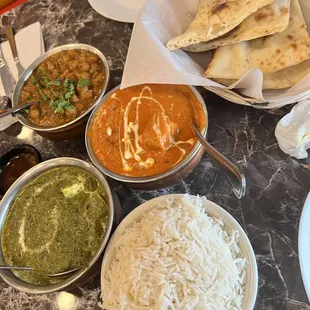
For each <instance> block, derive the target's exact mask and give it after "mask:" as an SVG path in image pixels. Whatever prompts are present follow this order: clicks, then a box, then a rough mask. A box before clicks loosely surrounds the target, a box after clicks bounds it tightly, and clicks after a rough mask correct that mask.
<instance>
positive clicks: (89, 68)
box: [19, 49, 105, 127]
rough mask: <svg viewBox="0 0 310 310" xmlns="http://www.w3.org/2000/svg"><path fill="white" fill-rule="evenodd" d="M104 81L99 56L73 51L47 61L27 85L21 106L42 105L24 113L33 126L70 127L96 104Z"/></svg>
mask: <svg viewBox="0 0 310 310" xmlns="http://www.w3.org/2000/svg"><path fill="white" fill-rule="evenodd" d="M104 80H105V72H104V65H103V63H102V61H101V59H100V58H99V56H98V55H96V54H95V53H92V52H90V51H87V50H82V49H72V50H64V51H61V52H59V53H56V54H53V55H51V56H50V57H48V58H47V59H46V60H44V61H43V62H42V63H41V64H40V65H39V66H38V67H37V68H36V69H35V70H34V71H33V72H32V74H31V76H30V77H29V79H28V80H27V81H26V82H25V84H24V86H23V88H22V91H21V95H20V99H19V102H20V104H22V103H25V102H28V101H39V103H37V104H34V105H32V106H31V107H30V109H29V110H28V111H26V112H25V113H24V116H25V117H26V118H27V119H28V121H30V122H31V123H33V124H35V125H39V126H43V127H55V126H60V125H64V124H66V123H69V122H71V121H73V120H74V119H76V118H77V117H79V116H80V115H82V114H83V113H84V112H85V111H87V110H88V109H89V108H90V107H91V106H92V105H93V104H94V103H95V101H96V99H97V97H98V95H99V93H100V91H101V89H102V86H103V82H104Z"/></svg>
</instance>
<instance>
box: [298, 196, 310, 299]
mask: <svg viewBox="0 0 310 310" xmlns="http://www.w3.org/2000/svg"><path fill="white" fill-rule="evenodd" d="M298 254H299V264H300V269H301V275H302V279H303V281H304V286H305V289H306V292H307V295H308V299H309V301H310V193H309V194H308V197H307V199H306V202H305V204H304V208H303V210H302V214H301V219H300V222H299V231H298Z"/></svg>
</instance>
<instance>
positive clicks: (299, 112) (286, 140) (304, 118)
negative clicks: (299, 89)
mask: <svg viewBox="0 0 310 310" xmlns="http://www.w3.org/2000/svg"><path fill="white" fill-rule="evenodd" d="M275 135H276V138H277V140H278V143H279V147H280V149H281V150H282V151H283V152H285V153H286V154H289V155H290V156H292V157H296V158H297V159H302V158H307V157H308V153H307V149H309V148H310V99H308V100H304V101H301V102H299V103H297V104H296V105H295V106H294V108H293V109H292V111H291V112H290V113H288V114H286V115H285V116H284V117H283V118H282V119H281V120H280V121H279V123H278V124H277V127H276V132H275Z"/></svg>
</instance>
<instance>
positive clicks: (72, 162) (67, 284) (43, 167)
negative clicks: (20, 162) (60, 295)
mask: <svg viewBox="0 0 310 310" xmlns="http://www.w3.org/2000/svg"><path fill="white" fill-rule="evenodd" d="M60 166H74V167H80V168H83V169H85V170H87V171H88V172H90V173H92V174H93V175H94V176H95V177H97V179H98V180H99V181H100V182H101V184H102V185H103V187H104V190H105V192H106V195H107V203H108V208H109V218H108V225H107V229H106V232H105V235H104V238H103V239H102V242H101V245H100V248H99V249H98V251H97V253H96V254H95V255H94V257H93V258H92V260H91V261H90V262H89V265H88V267H87V268H86V269H81V270H78V271H76V272H75V273H73V274H72V275H71V276H70V277H69V278H67V279H65V280H63V281H61V282H59V283H57V284H51V285H34V284H30V283H27V282H25V281H23V280H21V279H19V278H18V277H17V276H15V275H14V273H13V272H12V271H10V270H0V276H1V277H2V278H3V280H4V281H5V282H7V283H8V284H9V285H11V286H13V287H14V288H16V289H18V290H20V291H23V292H26V293H33V294H43V293H51V292H55V291H61V290H65V289H71V288H73V287H76V286H80V285H83V284H85V283H86V282H88V281H89V280H91V279H92V278H93V277H94V276H95V275H96V274H97V273H98V272H99V271H100V264H101V260H100V259H99V258H100V257H102V254H103V251H104V248H105V246H106V244H107V242H108V239H109V237H110V234H111V230H112V225H113V219H114V210H115V207H117V206H116V205H117V204H118V200H117V198H116V196H115V194H114V193H113V192H112V190H111V189H110V186H109V184H108V183H107V181H106V179H105V177H104V176H103V175H102V173H101V172H100V171H98V170H97V169H96V168H95V167H94V166H93V165H91V164H88V163H86V162H84V161H82V160H80V159H75V158H69V157H63V158H55V159H51V160H48V161H45V162H42V163H40V164H38V165H36V166H35V167H33V168H31V169H30V170H28V171H27V172H26V173H25V174H23V175H22V176H21V177H20V178H19V179H17V181H16V182H15V183H14V184H13V185H12V186H11V187H10V189H9V190H8V191H7V192H6V194H5V195H4V197H3V199H2V201H1V202H0V236H1V234H2V229H3V225H4V222H5V218H6V216H7V214H8V212H9V210H10V207H11V205H12V202H13V201H14V199H15V198H16V196H17V195H18V194H19V192H20V191H21V190H22V188H23V187H24V186H25V185H26V184H27V183H28V182H30V181H31V180H32V179H33V178H35V177H36V176H38V175H40V174H41V173H42V172H44V171H47V170H49V169H51V168H55V167H60ZM0 265H5V262H4V258H3V254H2V247H0Z"/></svg>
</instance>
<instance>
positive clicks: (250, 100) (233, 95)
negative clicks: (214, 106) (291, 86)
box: [205, 86, 310, 109]
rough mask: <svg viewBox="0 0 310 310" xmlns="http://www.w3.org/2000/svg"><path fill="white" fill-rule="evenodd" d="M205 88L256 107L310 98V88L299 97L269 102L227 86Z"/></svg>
mask: <svg viewBox="0 0 310 310" xmlns="http://www.w3.org/2000/svg"><path fill="white" fill-rule="evenodd" d="M205 89H207V90H209V91H211V92H212V93H214V94H216V95H218V96H220V97H222V98H224V99H226V100H228V101H230V102H233V103H236V104H240V105H245V106H250V107H254V108H256V109H276V108H281V107H283V106H285V105H288V104H292V103H295V102H298V101H301V100H305V99H309V98H310V89H309V90H308V91H306V92H304V93H302V94H301V96H300V97H299V98H298V99H295V100H288V101H281V102H268V101H262V100H258V99H254V98H250V97H246V96H243V95H241V94H238V93H236V92H235V91H233V90H231V89H227V88H220V87H213V86H205Z"/></svg>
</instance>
